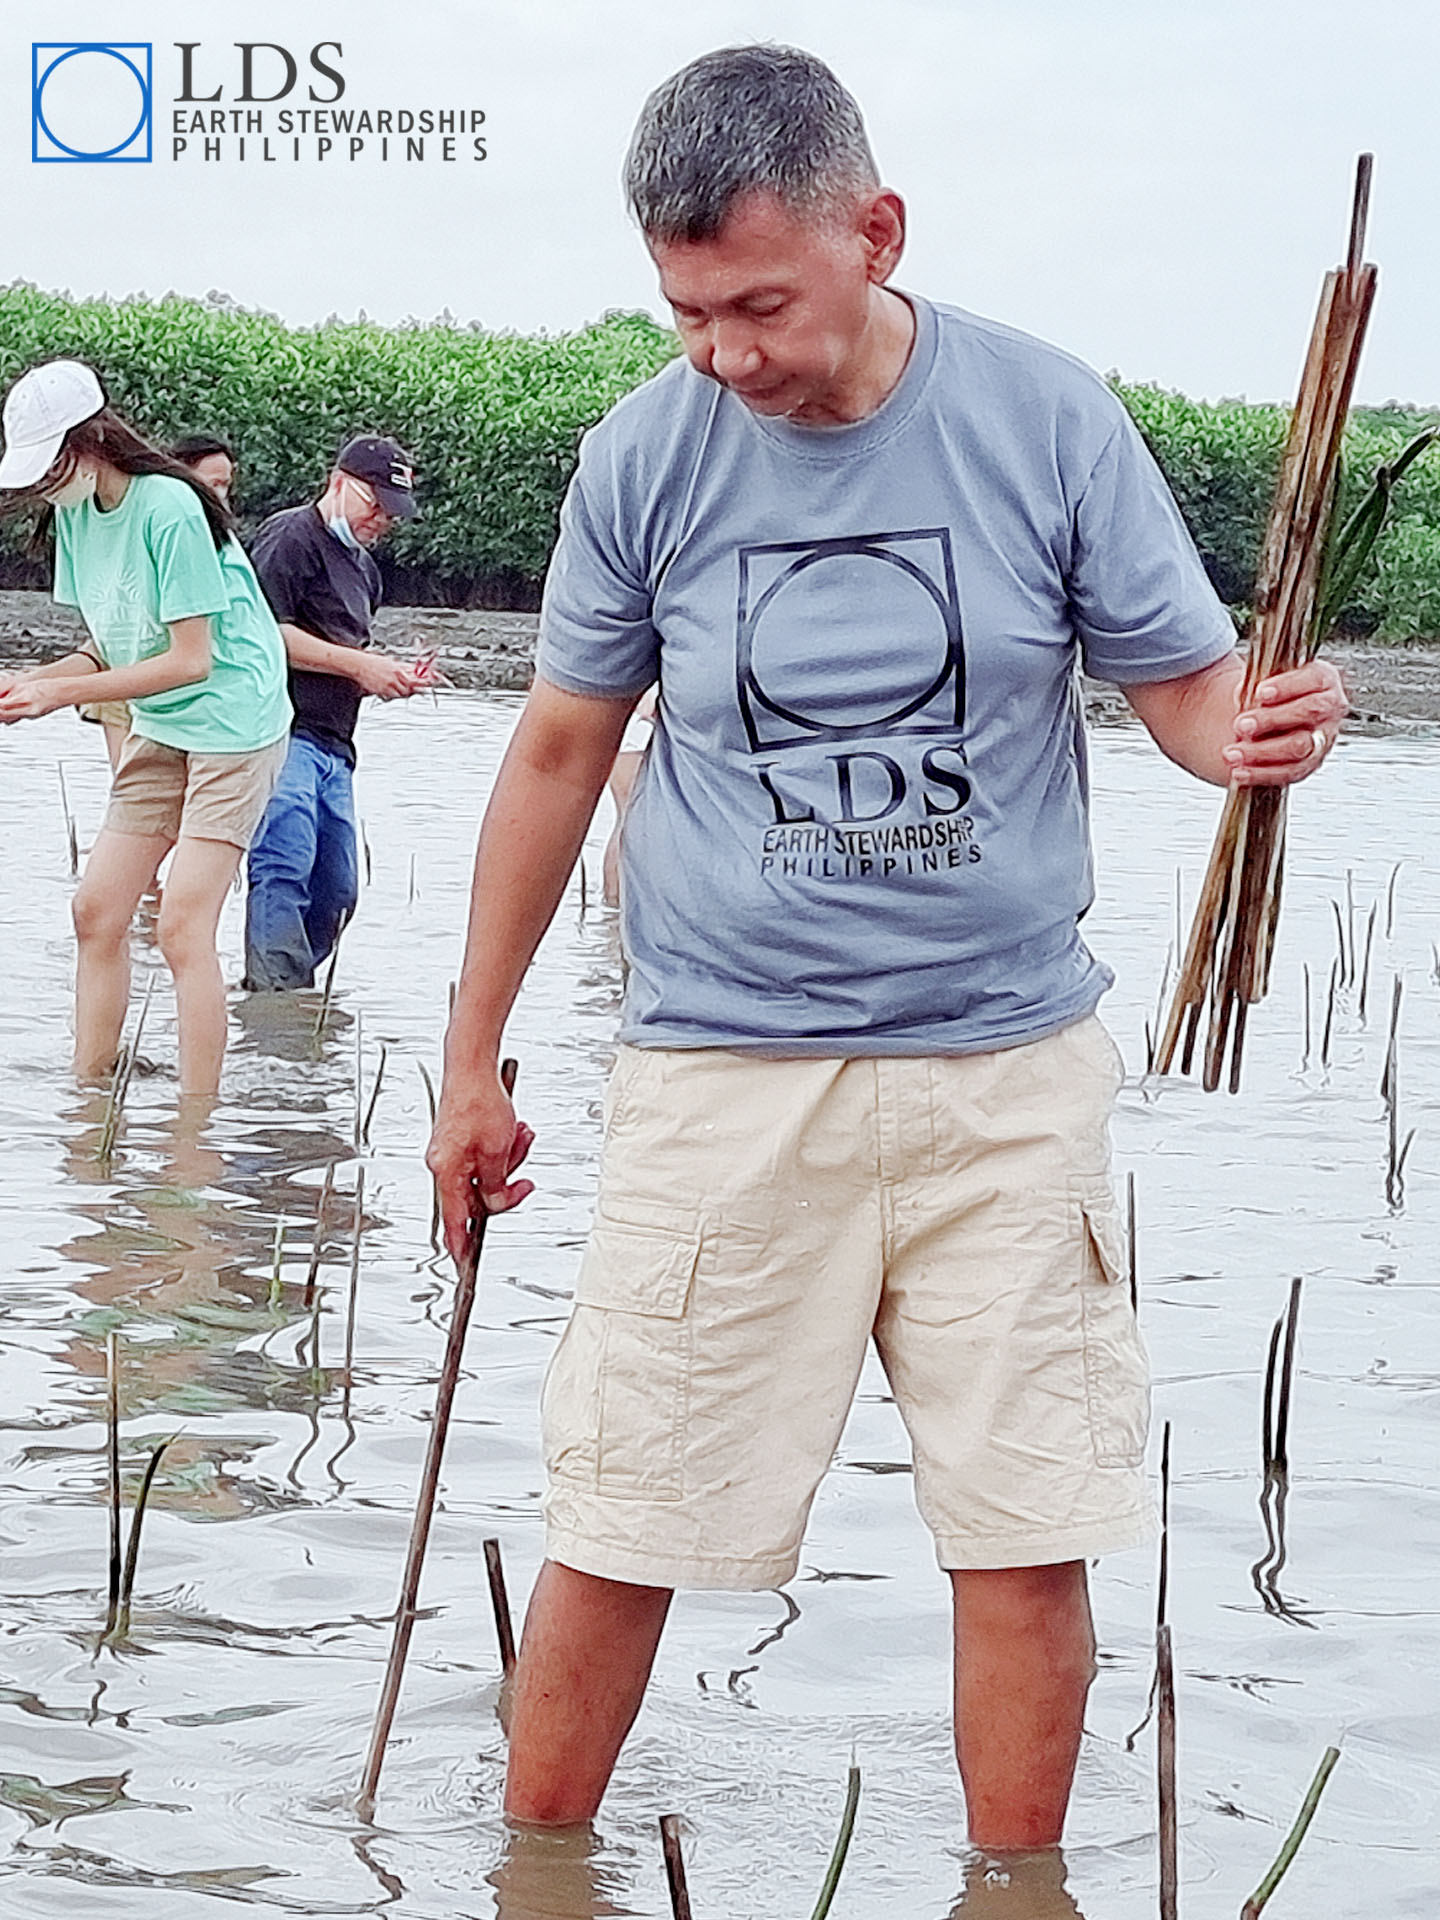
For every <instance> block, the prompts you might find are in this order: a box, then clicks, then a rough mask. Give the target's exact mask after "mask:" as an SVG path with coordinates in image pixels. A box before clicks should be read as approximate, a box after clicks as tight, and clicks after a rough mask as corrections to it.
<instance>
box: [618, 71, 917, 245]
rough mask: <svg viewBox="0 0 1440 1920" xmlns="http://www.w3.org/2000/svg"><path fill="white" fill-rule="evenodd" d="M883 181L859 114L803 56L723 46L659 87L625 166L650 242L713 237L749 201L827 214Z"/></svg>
mask: <svg viewBox="0 0 1440 1920" xmlns="http://www.w3.org/2000/svg"><path fill="white" fill-rule="evenodd" d="M879 184H880V175H879V173H878V171H877V169H876V166H875V156H874V155H873V154H872V153H871V151H870V142H869V140H868V139H867V138H866V137H865V123H864V121H863V120H862V119H861V117H860V109H859V107H858V106H856V104H855V102H854V100H853V99H852V98H851V96H850V95H849V94H848V93H847V92H846V91H845V89H844V87H842V86H841V84H840V82H839V81H838V80H837V79H836V78H835V76H834V74H833V73H832V72H831V71H830V69H829V68H828V67H827V66H826V65H825V63H824V61H823V60H817V59H816V58H815V56H814V54H811V53H803V52H801V50H800V49H799V48H798V47H777V46H750V47H725V48H722V49H721V50H719V51H718V52H715V53H706V54H702V55H701V56H700V58H699V59H698V60H693V61H692V62H691V63H690V65H689V66H688V67H682V68H681V70H680V72H679V73H676V74H672V76H671V77H670V79H668V80H667V81H665V82H664V84H663V85H662V86H659V87H657V88H656V89H655V91H654V93H652V94H651V96H650V98H649V99H648V100H647V101H646V102H645V106H644V108H643V110H642V111H641V114H640V119H639V122H638V124H637V125H636V128H635V135H634V138H633V139H632V140H631V142H630V151H629V154H628V155H627V156H626V160H625V191H626V194H627V196H628V198H629V201H630V206H631V209H632V211H633V212H634V214H635V217H636V219H637V220H638V221H639V223H640V228H641V231H642V232H643V233H644V234H645V237H646V238H647V239H649V240H659V241H665V242H670V241H676V240H685V241H691V242H694V241H699V240H713V239H714V237H715V235H716V234H717V233H719V231H720V229H721V227H722V226H724V224H725V220H726V218H727V216H728V215H729V213H730V209H731V208H732V207H733V206H734V204H735V202H736V201H737V200H738V199H739V198H740V197H741V195H742V194H746V193H755V192H761V193H772V194H774V195H775V196H776V198H777V199H778V200H780V202H781V203H782V204H783V205H784V206H786V207H788V208H790V209H791V211H793V212H796V213H819V214H824V213H825V212H827V211H829V210H830V209H831V208H834V207H838V206H840V205H843V204H845V203H846V202H848V201H850V200H853V199H855V198H857V197H858V196H859V195H861V194H863V193H865V192H866V191H873V190H874V189H875V188H876V187H878V186H879Z"/></svg>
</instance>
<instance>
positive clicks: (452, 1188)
mask: <svg viewBox="0 0 1440 1920" xmlns="http://www.w3.org/2000/svg"><path fill="white" fill-rule="evenodd" d="M534 1140H535V1135H534V1132H533V1131H532V1129H531V1128H529V1127H527V1126H526V1125H525V1123H524V1121H517V1120H516V1118H515V1109H514V1108H513V1107H512V1106H511V1104H510V1096H509V1095H508V1094H507V1093H506V1091H505V1089H504V1087H503V1086H501V1084H500V1076H499V1074H498V1073H496V1074H494V1075H493V1077H492V1076H490V1075H488V1074H487V1075H486V1076H484V1077H483V1079H481V1080H480V1083H479V1084H478V1085H477V1084H476V1083H475V1082H474V1081H470V1082H469V1083H468V1084H466V1085H464V1086H463V1087H462V1086H459V1085H457V1084H456V1083H455V1082H454V1079H453V1076H452V1077H451V1081H450V1084H448V1085H447V1086H446V1087H445V1089H444V1091H443V1093H442V1094H441V1098H440V1111H439V1113H438V1114H437V1115H436V1119H435V1130H434V1132H433V1133H432V1134H431V1136H430V1146H429V1149H428V1151H427V1152H426V1155H425V1164H426V1166H427V1167H429V1169H430V1171H431V1173H433V1174H434V1176H435V1190H436V1192H437V1193H438V1194H439V1196H440V1217H441V1219H442V1221H443V1222H444V1228H445V1245H446V1247H447V1248H448V1249H449V1252H450V1257H451V1258H452V1259H453V1260H455V1261H457V1262H458V1261H459V1260H460V1259H461V1258H462V1256H463V1254H464V1252H465V1248H466V1245H467V1244H468V1241H469V1238H470V1223H471V1221H472V1220H473V1219H474V1218H475V1217H476V1216H477V1215H478V1214H479V1213H480V1212H482V1211H484V1212H486V1213H508V1212H509V1211H510V1209H511V1208H512V1207H518V1206H519V1205H520V1202H521V1201H522V1200H525V1199H527V1198H528V1197H529V1195H530V1194H532V1193H533V1192H534V1191H535V1182H534V1181H533V1180H515V1179H512V1178H511V1176H512V1175H513V1174H514V1172H515V1170H516V1168H517V1167H518V1166H519V1165H520V1163H521V1162H522V1161H523V1160H524V1158H525V1156H526V1154H527V1153H529V1151H530V1148H531V1146H532V1145H533V1144H534Z"/></svg>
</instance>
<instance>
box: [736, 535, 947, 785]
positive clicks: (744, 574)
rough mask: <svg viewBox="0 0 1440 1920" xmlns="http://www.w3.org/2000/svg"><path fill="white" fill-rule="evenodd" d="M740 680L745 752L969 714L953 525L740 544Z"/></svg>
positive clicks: (913, 729)
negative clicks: (898, 531) (952, 535)
mask: <svg viewBox="0 0 1440 1920" xmlns="http://www.w3.org/2000/svg"><path fill="white" fill-rule="evenodd" d="M735 654H736V658H735V666H736V682H737V690H738V695H739V701H740V717H741V720H742V722H743V724H744V727H745V732H746V736H747V738H748V739H749V742H750V750H751V752H752V753H763V752H767V751H769V750H771V749H772V748H776V747H799V746H805V745H809V744H810V743H812V742H817V741H825V740H836V741H846V740H860V739H864V738H866V737H871V736H874V735H877V734H896V733H909V734H945V735H949V736H951V737H953V736H954V735H955V734H956V732H957V730H958V729H959V728H960V727H961V726H962V725H963V722H964V719H965V644H964V637H963V635H962V633H961V629H960V603H959V599H958V596H957V593H956V586H955V561H954V556H953V553H952V551H951V546H950V529H949V528H948V527H930V528H923V529H917V530H916V531H914V532H908V533H864V534H852V535H848V536H847V537H846V538H844V539H840V540H794V541H784V542H780V543H778V544H774V545H767V546H755V547H742V548H741V549H740V595H739V605H738V607H737V609H736V635H735Z"/></svg>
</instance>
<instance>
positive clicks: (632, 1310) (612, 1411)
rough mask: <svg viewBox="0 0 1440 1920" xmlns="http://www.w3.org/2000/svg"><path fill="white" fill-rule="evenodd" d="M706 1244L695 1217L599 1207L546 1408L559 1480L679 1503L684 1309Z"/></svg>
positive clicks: (640, 1206) (655, 1208)
mask: <svg viewBox="0 0 1440 1920" xmlns="http://www.w3.org/2000/svg"><path fill="white" fill-rule="evenodd" d="M700 1243H701V1227H700V1216H699V1213H698V1212H697V1211H695V1210H691V1209H687V1208H684V1207H667V1206H661V1205H656V1204H653V1203H651V1202H648V1201H640V1200H630V1199H628V1198H626V1199H611V1200H606V1201H604V1202H602V1205H601V1209H600V1211H599V1213H598V1214H597V1215H596V1218H595V1225H594V1227H593V1229H592V1230H591V1234H590V1241H589V1245H588V1246H587V1247H586V1250H585V1257H584V1260H583V1261H582V1263H581V1267H580V1276H579V1278H578V1279H577V1281H576V1283H575V1309H574V1312H573V1313H572V1314H571V1317H570V1323H569V1325H568V1326H567V1327H566V1329H565V1332H564V1335H563V1336H562V1338H561V1341H560V1346H559V1349H558V1351H557V1352H556V1354H555V1358H554V1360H553V1361H552V1362H551V1366H550V1371H549V1373H548V1374H547V1376H546V1380H545V1390H544V1394H543V1396H542V1401H541V1422H542V1426H543V1429H544V1439H545V1457H546V1462H547V1464H548V1466H549V1469H550V1472H551V1473H552V1474H554V1475H555V1477H556V1478H557V1479H560V1480H566V1481H569V1482H572V1483H574V1484H577V1485H580V1486H584V1487H587V1488H589V1489H590V1490H591V1491H592V1492H596V1493H605V1494H614V1495H619V1496H620V1497H622V1498H626V1497H628V1498H631V1499H637V1500H639V1499H649V1500H678V1499H680V1498H681V1496H682V1494H683V1492H684V1440H685V1427H686V1419H687V1414H688V1409H689V1394H690V1339H691V1323H690V1320H689V1318H688V1316H687V1313H686V1309H687V1307H688V1305H689V1301H690V1289H691V1285H692V1284H693V1281H694V1278H695V1266H696V1262H697V1261H698V1259H699V1256H700Z"/></svg>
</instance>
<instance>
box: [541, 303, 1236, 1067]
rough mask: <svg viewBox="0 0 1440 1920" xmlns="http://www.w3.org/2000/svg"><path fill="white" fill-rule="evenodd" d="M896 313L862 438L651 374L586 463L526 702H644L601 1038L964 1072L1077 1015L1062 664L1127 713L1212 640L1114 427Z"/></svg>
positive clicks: (1091, 976)
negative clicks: (893, 350)
mask: <svg viewBox="0 0 1440 1920" xmlns="http://www.w3.org/2000/svg"><path fill="white" fill-rule="evenodd" d="M907 298H910V304H911V305H912V307H913V308H914V311H915V316H916V338H915V344H914V347H913V350H912V352H911V355H910V359H909V362H908V364H907V366H906V369H905V372H904V374H903V376H902V377H901V380H900V383H899V385H898V386H897V387H896V388H895V390H894V391H893V392H892V393H891V394H890V396H889V397H888V399H887V400H886V401H885V403H884V405H883V406H881V407H880V408H879V410H878V411H877V412H875V413H874V414H872V415H870V416H869V417H868V418H867V419H865V420H862V421H859V422H857V423H855V424H854V425H850V426H842V427H829V428H815V427H800V426H795V425H793V424H791V423H789V422H786V421H776V420H764V419H760V418H757V417H756V416H755V415H754V414H752V413H750V412H749V411H748V410H747V409H746V408H745V406H744V405H743V404H742V403H741V402H740V401H739V400H737V399H735V398H734V396H733V395H731V394H728V393H726V392H725V391H724V389H723V388H721V387H719V386H717V385H716V384H715V383H714V382H712V381H710V380H707V379H705V378H704V377H703V376H702V375H700V374H698V373H696V372H695V371H694V370H693V369H692V368H691V367H690V366H689V365H688V363H687V362H685V361H683V360H681V361H677V362H675V363H674V364H672V365H671V366H669V367H667V368H666V369H665V371H664V372H663V373H661V374H660V375H659V376H658V377H657V378H656V379H654V380H651V381H650V382H649V383H648V384H647V385H645V386H643V387H641V388H640V389H639V390H638V391H637V392H635V393H633V394H630V395H629V396H628V397H627V398H626V399H624V400H622V401H621V402H620V404H619V405H618V406H616V407H615V408H614V409H613V410H612V412H611V413H610V414H609V415H607V417H606V418H605V419H604V420H603V421H602V422H601V423H600V425H599V426H597V427H596V428H595V429H594V431H593V432H591V433H590V434H588V435H587V436H586V439H585V442H584V445H583V447H582V449H581V455H580V465H579V469H578V471H577V473H576V476H575V479H574V481H573V482H572V484H571V487H570V491H569V494H568V496H567V498H566V502H565V508H564V513H563V516H562V521H561V533H560V541H559V545H558V547H557V549H556V552H555V557H554V561H553V563H552V565H551V569H550V575H549V579H548V582H547V585H546V592H545V603H544V611H543V613H542V616H541V625H540V654H539V672H540V674H541V675H542V677H543V678H544V679H546V680H548V681H550V682H552V683H553V684H554V685H556V686H558V687H561V688H564V689H566V690H568V691H570V692H572V693H578V694H591V695H609V696H615V695H622V694H632V693H638V692H640V690H641V689H642V688H644V687H647V686H649V685H650V684H651V682H652V681H655V680H658V681H659V685H660V703H659V710H658V715H657V719H656V726H655V734H654V739H653V741H652V744H651V747H650V751H649V753H648V755H647V756H646V760H645V763H644V765H643V767H642V770H641V774H640V777H639V780H638V781H637V783H636V788H635V793H634V797H633V800H632V803H631V807H630V811H629V814H628V816H627V819H626V823H625V831H624V840H623V852H622V868H621V874H622V900H623V915H624V937H625V945H626V950H627V953H628V955H629V960H630V977H629V986H628V990H627V993H626V1001H625V1017H624V1022H623V1025H622V1029H621V1038H622V1039H623V1040H625V1041H628V1042H630V1043H632V1044H635V1045H639V1046H656V1047H726V1048H736V1049H748V1050H753V1051H760V1052H765V1053H773V1054H782V1055H784V1054H824V1055H841V1056H850V1055H856V1054H928V1053H970V1052H975V1051H980V1050H984V1049H988V1048H992V1047H1006V1046H1015V1045H1018V1044H1020V1043H1021V1042H1023V1041H1027V1040H1035V1039H1039V1038H1040V1037H1042V1036H1043V1035H1045V1034H1047V1033H1051V1032H1053V1031H1055V1030H1056V1029H1058V1028H1060V1027H1063V1026H1067V1025H1069V1024H1070V1023H1071V1022H1072V1021H1074V1020H1078V1019H1080V1018H1081V1017H1082V1016H1083V1015H1085V1014H1087V1013H1089V1012H1090V1011H1091V1010H1092V1009H1093V1008H1094V1006H1095V1004H1096V1002H1097V1001H1098V1000H1099V998H1100V996H1101V994H1102V993H1103V992H1104V991H1105V989H1106V988H1107V987H1108V986H1109V985H1110V983H1111V978H1112V976H1111V975H1110V973H1109V970H1108V969H1107V968H1105V967H1103V966H1101V965H1100V963H1099V962H1098V961H1096V960H1095V959H1094V958H1093V957H1092V956H1091V954H1090V953H1089V952H1088V951H1087V949H1086V947H1085V945H1084V942H1083V941H1082V940H1081V938H1080V935H1079V931H1078V922H1079V919H1080V916H1081V915H1082V914H1083V913H1084V912H1085V910H1086V908H1087V907H1088V906H1089V904H1090V900H1091V895H1092V876H1091V864H1090V840H1089V828H1088V821H1087V808H1086V800H1087V789H1086V772H1085V757H1084V729H1083V721H1082V714H1081V708H1080V703H1079V693H1078V680H1077V671H1076V670H1077V665H1078V664H1079V663H1080V662H1081V661H1083V663H1084V666H1085V669H1086V671H1087V672H1089V673H1091V674H1095V675H1098V676H1100V677H1101V678H1104V679H1107V680H1114V681H1118V682H1121V683H1126V682H1130V683H1134V682H1140V681H1147V680H1164V679H1174V678H1176V677H1178V676H1179V675H1182V674H1188V673H1193V672H1196V671H1197V670H1198V669H1200V668H1202V667H1205V666H1208V665H1210V664H1211V663H1212V662H1213V661H1216V660H1219V659H1221V658H1223V656H1224V655H1225V654H1226V653H1227V652H1229V650H1230V649H1231V648H1232V647H1233V645H1234V628H1233V626H1232V624H1231V621H1230V617H1229V615H1228V614H1227V613H1226V611H1225V609H1224V607H1223V606H1222V605H1221V604H1220V602H1219V601H1218V600H1217V598H1216V596H1215V594H1214V592H1213V591H1212V590H1211V588H1210V585H1209V583H1208V582H1207V580H1206V578H1205V574H1204V571H1203V569H1202V567H1201V565H1200V561H1199V558H1198V556H1197V554H1196V552H1195V549H1194V547H1193V546H1192V545H1191V542H1190V538H1189V535H1188V534H1187V533H1186V531H1185V527H1184V524H1183V523H1182V521H1181V518H1180V515H1179V512H1178V510H1177V508H1176V506H1175V503H1174V501H1173V499H1172V498H1171V496H1170V493H1169V491H1168V489H1167V488H1166V486H1165V483H1164V481H1163V479H1162V478H1161V476H1160V474H1159V472H1158V470H1157V469H1156V467H1155V464H1154V462H1153V461H1152V460H1151V458H1150V455H1149V454H1148V452H1147V451H1146V449H1145V446H1144V444H1143V442H1142V441H1141V439H1140V436H1139V434H1138V433H1137V432H1136V430H1135V428H1134V426H1133V425H1132V424H1131V422H1130V419H1129V417H1128V416H1127V414H1126V413H1125V411H1124V409H1123V407H1122V406H1121V405H1120V402H1119V401H1118V400H1117V399H1116V398H1115V396H1114V394H1112V393H1111V392H1110V390H1109V389H1108V388H1107V387H1106V386H1105V384H1104V383H1103V381H1101V380H1100V379H1098V378H1097V377H1096V375H1095V374H1093V373H1092V372H1090V371H1089V369H1088V368H1086V367H1083V366H1081V365H1080V364H1079V362H1077V361H1075V360H1072V359H1071V358H1070V357H1069V356H1068V355H1066V354H1063V353H1060V352H1058V351H1057V350H1056V349H1054V348H1053V347H1049V346H1046V345H1044V344H1042V343H1041V342H1039V341H1037V340H1032V339H1030V338H1028V337H1027V336H1026V335H1024V334H1020V333H1015V332H1013V331H1012V330H1011V329H1010V328H1008V327H1001V326H997V325H995V324H994V323H993V322H991V321H988V320H981V319H977V318H975V317H974V316H973V315H970V314H966V313H961V312H959V311H958V310H956V309H954V308H950V307H938V306H933V305H931V304H930V303H928V302H926V301H924V300H920V299H915V298H913V297H910V296H907Z"/></svg>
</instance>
